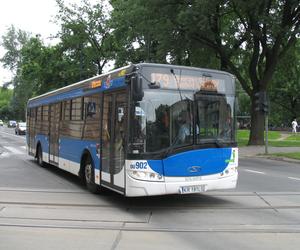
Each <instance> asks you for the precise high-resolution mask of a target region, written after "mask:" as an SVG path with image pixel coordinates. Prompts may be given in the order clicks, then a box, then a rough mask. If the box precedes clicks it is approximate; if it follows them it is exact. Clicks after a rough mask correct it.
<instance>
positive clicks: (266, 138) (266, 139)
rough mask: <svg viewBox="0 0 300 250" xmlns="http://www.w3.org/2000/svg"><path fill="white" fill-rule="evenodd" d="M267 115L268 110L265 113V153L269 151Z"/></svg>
mask: <svg viewBox="0 0 300 250" xmlns="http://www.w3.org/2000/svg"><path fill="white" fill-rule="evenodd" d="M268 123H269V115H268V112H266V113H265V133H266V136H265V154H266V155H267V154H268V153H269V152H268V131H269V128H268V127H269V124H268Z"/></svg>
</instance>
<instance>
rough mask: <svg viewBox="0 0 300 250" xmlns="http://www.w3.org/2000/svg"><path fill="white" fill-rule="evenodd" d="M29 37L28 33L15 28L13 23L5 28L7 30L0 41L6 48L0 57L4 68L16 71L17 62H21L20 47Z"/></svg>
mask: <svg viewBox="0 0 300 250" xmlns="http://www.w3.org/2000/svg"><path fill="white" fill-rule="evenodd" d="M29 38H30V34H29V33H27V32H25V31H22V30H20V29H16V28H15V27H14V26H13V25H12V26H10V27H9V28H8V29H7V32H6V33H5V35H3V36H2V41H1V43H0V44H1V46H2V47H3V48H4V49H5V50H6V53H5V54H4V56H3V57H2V58H1V59H0V62H1V63H2V64H3V66H4V68H6V69H9V70H11V71H13V72H15V71H16V69H17V68H18V65H19V63H20V62H21V55H20V52H21V49H22V47H23V45H24V44H25V43H26V42H27V41H28V40H29Z"/></svg>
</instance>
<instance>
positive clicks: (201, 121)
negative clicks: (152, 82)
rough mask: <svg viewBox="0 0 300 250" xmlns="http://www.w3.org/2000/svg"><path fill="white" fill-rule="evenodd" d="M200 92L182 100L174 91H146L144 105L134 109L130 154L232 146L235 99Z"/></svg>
mask: <svg viewBox="0 0 300 250" xmlns="http://www.w3.org/2000/svg"><path fill="white" fill-rule="evenodd" d="M158 91H159V92H158ZM200 92H201V91H198V92H196V93H194V92H192V91H181V94H182V96H180V95H179V93H178V92H177V91H174V90H147V91H145V96H144V99H143V101H141V102H137V103H135V104H134V105H135V106H134V107H133V119H132V125H131V152H132V153H136V154H138V153H152V152H164V151H166V150H168V149H170V148H173V147H174V148H178V147H182V146H187V145H192V144H202V143H213V142H215V141H222V142H232V141H233V140H234V138H233V136H234V133H233V105H234V97H228V96H227V97H225V95H221V94H217V93H209V94H205V93H201V94H200Z"/></svg>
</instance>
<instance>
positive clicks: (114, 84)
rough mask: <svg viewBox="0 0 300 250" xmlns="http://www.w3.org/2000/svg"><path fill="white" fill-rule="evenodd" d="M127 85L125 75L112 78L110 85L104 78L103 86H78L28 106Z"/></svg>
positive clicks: (30, 102)
mask: <svg viewBox="0 0 300 250" xmlns="http://www.w3.org/2000/svg"><path fill="white" fill-rule="evenodd" d="M125 85H126V84H125V77H124V76H123V77H119V78H116V79H112V80H110V82H109V85H108V84H106V82H105V80H103V81H102V85H101V88H95V89H85V88H78V89H73V90H69V91H67V92H65V93H61V94H56V95H53V96H49V97H44V98H41V99H36V100H32V101H29V103H28V107H29V108H33V107H38V106H41V105H47V104H50V103H56V102H60V101H63V100H68V99H72V98H77V97H81V96H87V95H92V94H95V93H99V92H102V91H103V90H106V89H115V88H120V87H124V86H125Z"/></svg>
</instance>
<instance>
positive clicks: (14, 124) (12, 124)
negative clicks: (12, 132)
mask: <svg viewBox="0 0 300 250" xmlns="http://www.w3.org/2000/svg"><path fill="white" fill-rule="evenodd" d="M16 126H17V122H16V121H13V120H11V121H8V124H7V127H9V128H15V127H16Z"/></svg>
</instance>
